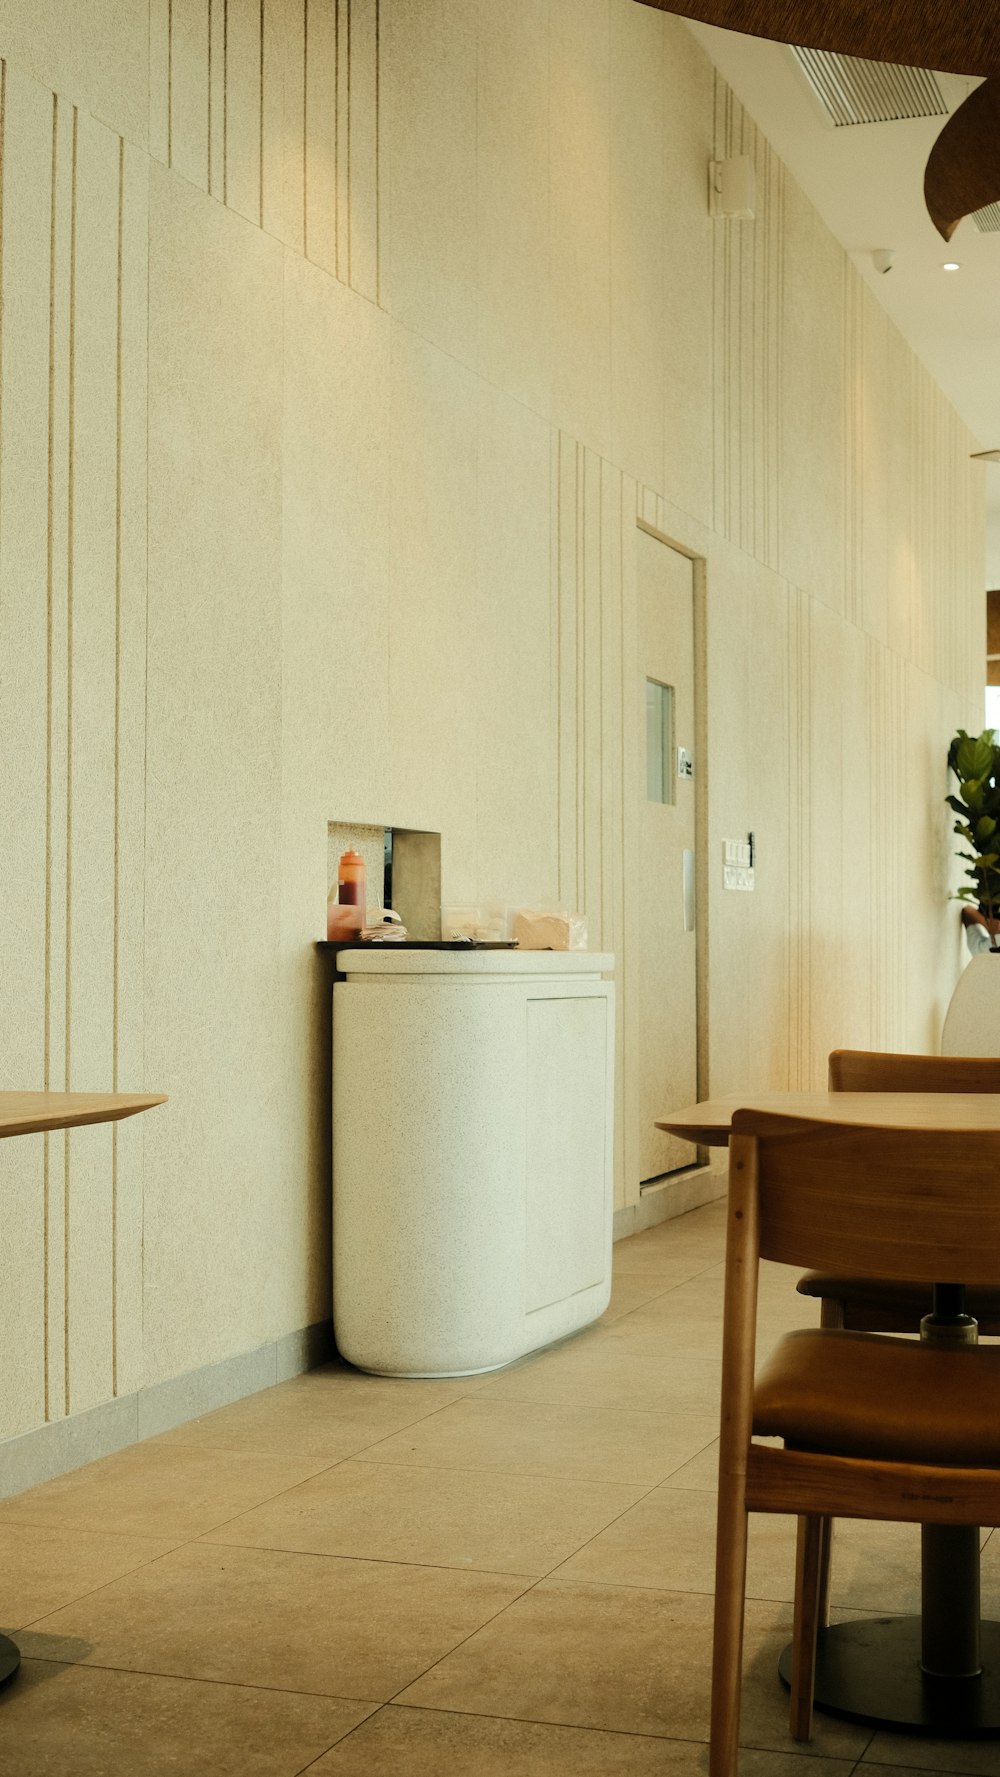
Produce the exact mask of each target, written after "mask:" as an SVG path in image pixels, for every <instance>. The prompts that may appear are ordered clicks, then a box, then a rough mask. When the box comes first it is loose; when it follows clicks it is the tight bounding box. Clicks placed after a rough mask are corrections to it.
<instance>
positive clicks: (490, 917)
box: [441, 902, 510, 944]
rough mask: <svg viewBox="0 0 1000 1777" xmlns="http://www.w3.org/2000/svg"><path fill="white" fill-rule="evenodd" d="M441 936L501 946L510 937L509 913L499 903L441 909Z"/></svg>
mask: <svg viewBox="0 0 1000 1777" xmlns="http://www.w3.org/2000/svg"><path fill="white" fill-rule="evenodd" d="M441 936H442V938H446V939H450V940H452V941H454V940H455V939H457V938H468V939H470V940H474V941H475V942H476V943H477V944H503V943H506V941H507V940H508V939H509V937H510V913H509V911H508V909H507V908H506V907H502V906H500V905H499V903H494V902H489V903H484V904H483V905H481V906H479V907H442V909H441Z"/></svg>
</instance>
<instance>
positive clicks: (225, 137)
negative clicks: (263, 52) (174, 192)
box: [222, 0, 263, 204]
mask: <svg viewBox="0 0 1000 1777" xmlns="http://www.w3.org/2000/svg"><path fill="white" fill-rule="evenodd" d="M262 38H263V33H262ZM222 201H223V203H224V204H228V202H229V0H222Z"/></svg>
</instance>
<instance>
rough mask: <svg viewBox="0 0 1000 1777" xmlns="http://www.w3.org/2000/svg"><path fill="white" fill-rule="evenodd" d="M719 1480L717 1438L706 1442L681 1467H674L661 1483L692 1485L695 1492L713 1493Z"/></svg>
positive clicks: (671, 1485)
mask: <svg viewBox="0 0 1000 1777" xmlns="http://www.w3.org/2000/svg"><path fill="white" fill-rule="evenodd" d="M718 1480H719V1440H718V1438H716V1439H715V1441H714V1443H711V1444H706V1446H705V1448H704V1450H701V1451H699V1453H698V1455H697V1456H692V1458H691V1461H690V1462H686V1463H684V1465H683V1467H682V1468H679V1469H675V1470H674V1472H673V1474H672V1475H668V1476H667V1477H666V1479H665V1481H664V1482H663V1483H662V1484H663V1486H664V1487H685V1488H687V1487H693V1488H694V1490H695V1492H696V1493H714V1492H715V1490H716V1486H717V1484H718Z"/></svg>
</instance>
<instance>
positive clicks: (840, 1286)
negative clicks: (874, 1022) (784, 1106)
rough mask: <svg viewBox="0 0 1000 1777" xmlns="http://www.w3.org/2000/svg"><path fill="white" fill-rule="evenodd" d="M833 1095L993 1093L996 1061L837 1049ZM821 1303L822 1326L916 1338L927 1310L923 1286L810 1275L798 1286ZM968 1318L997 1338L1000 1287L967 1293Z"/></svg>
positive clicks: (997, 1087)
mask: <svg viewBox="0 0 1000 1777" xmlns="http://www.w3.org/2000/svg"><path fill="white" fill-rule="evenodd" d="M828 1085H829V1089H830V1091H831V1092H996V1093H1000V1059H994V1058H993V1057H992V1056H978V1055H893V1054H888V1053H886V1054H882V1053H880V1052H878V1051H872V1050H867V1049H834V1050H833V1052H832V1053H831V1055H830V1060H829V1076H828ZM796 1287H797V1288H798V1290H799V1291H800V1293H801V1294H802V1295H803V1296H813V1297H816V1298H818V1300H819V1302H820V1325H821V1326H824V1327H847V1328H849V1329H850V1330H851V1331H853V1332H862V1333H917V1332H919V1331H920V1322H921V1320H922V1318H923V1316H924V1315H925V1314H927V1313H928V1312H929V1310H930V1305H931V1302H930V1290H929V1289H928V1288H927V1287H926V1285H920V1284H916V1283H913V1282H909V1283H904V1282H897V1281H890V1280H889V1279H887V1278H877V1277H840V1276H832V1275H829V1274H824V1273H819V1272H807V1274H806V1275H805V1277H801V1278H800V1279H799V1282H798V1285H797V1286H796ZM967 1310H968V1313H969V1314H971V1315H972V1316H973V1318H974V1319H975V1320H977V1321H978V1322H979V1331H980V1332H981V1333H982V1334H984V1335H986V1336H987V1337H996V1336H1000V1286H997V1285H996V1284H993V1285H991V1286H989V1287H986V1288H983V1289H977V1290H970V1291H969V1294H968V1300H967Z"/></svg>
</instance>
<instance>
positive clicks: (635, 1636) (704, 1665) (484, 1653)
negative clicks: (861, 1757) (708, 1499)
mask: <svg viewBox="0 0 1000 1777" xmlns="http://www.w3.org/2000/svg"><path fill="white" fill-rule="evenodd" d="M711 1626H712V1602H711V1599H709V1598H705V1597H702V1596H700V1595H698V1594H695V1593H669V1592H657V1591H653V1590H642V1589H639V1588H638V1587H637V1588H634V1589H633V1588H627V1587H617V1586H585V1585H577V1584H570V1583H568V1582H564V1581H561V1580H543V1581H542V1582H541V1583H540V1584H539V1585H537V1586H535V1587H534V1588H533V1589H532V1590H531V1591H530V1592H528V1593H526V1594H525V1596H524V1597H523V1598H521V1599H519V1600H518V1602H517V1603H516V1604H513V1605H511V1607H510V1608H509V1609H508V1610H505V1611H504V1612H503V1614H502V1615H501V1616H499V1617H497V1618H496V1619H495V1620H494V1621H493V1622H492V1623H489V1624H487V1625H486V1627H485V1628H483V1629H481V1630H480V1631H479V1633H478V1634H476V1635H473V1636H471V1637H470V1639H469V1640H468V1641H466V1642H464V1643H463V1645H462V1646H461V1647H459V1648H456V1650H455V1651H454V1653H452V1654H450V1655H449V1656H448V1657H447V1658H446V1659H444V1660H442V1661H441V1662H440V1663H439V1664H438V1665H436V1666H435V1667H433V1668H432V1669H431V1670H430V1671H428V1672H427V1673H425V1675H424V1676H423V1677H422V1678H420V1679H418V1680H417V1681H416V1683H415V1684H413V1685H411V1686H410V1687H409V1689H408V1690H406V1691H404V1692H403V1693H402V1694H401V1695H400V1696H398V1697H397V1698H396V1701H397V1702H398V1703H405V1704H415V1705H417V1706H418V1707H419V1706H423V1707H426V1708H430V1709H444V1710H458V1711H461V1712H467V1713H470V1714H479V1715H499V1716H517V1717H519V1718H520V1719H521V1720H526V1721H550V1722H561V1723H563V1724H564V1725H566V1726H575V1727H592V1728H603V1729H607V1730H610V1731H613V1732H618V1733H633V1734H660V1735H665V1736H668V1737H669V1738H671V1739H683V1740H704V1739H705V1738H706V1736H707V1733H708V1692H709V1673H710V1670H711ZM790 1632H791V1612H790V1610H789V1609H788V1607H786V1606H782V1605H773V1604H759V1603H756V1602H754V1601H751V1603H750V1604H749V1605H748V1608H747V1636H746V1664H745V1673H746V1677H745V1681H744V1687H743V1690H744V1694H743V1729H742V1735H741V1738H742V1742H743V1744H744V1745H747V1746H752V1747H758V1748H761V1749H763V1750H774V1751H778V1752H794V1751H796V1750H797V1749H796V1746H795V1743H794V1742H793V1741H791V1740H790V1739H789V1735H788V1719H787V1718H788V1702H787V1694H786V1692H785V1690H784V1688H783V1686H782V1685H781V1683H780V1681H779V1679H778V1676H777V1669H776V1668H777V1658H778V1654H779V1653H780V1651H781V1648H782V1647H783V1646H784V1645H785V1644H786V1642H787V1641H788V1639H789V1635H790ZM868 1738H869V1735H868V1732H867V1730H866V1729H863V1728H859V1727H856V1726H854V1725H852V1724H851V1723H849V1722H838V1721H834V1720H833V1718H832V1717H828V1718H826V1719H820V1718H817V1725H816V1732H815V1734H814V1737H813V1739H812V1741H811V1743H810V1748H809V1751H810V1753H811V1754H817V1755H819V1754H822V1755H829V1756H831V1757H838V1758H856V1757H857V1756H858V1754H859V1753H860V1752H861V1750H862V1748H863V1747H864V1746H865V1745H866V1743H867V1740H868Z"/></svg>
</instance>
